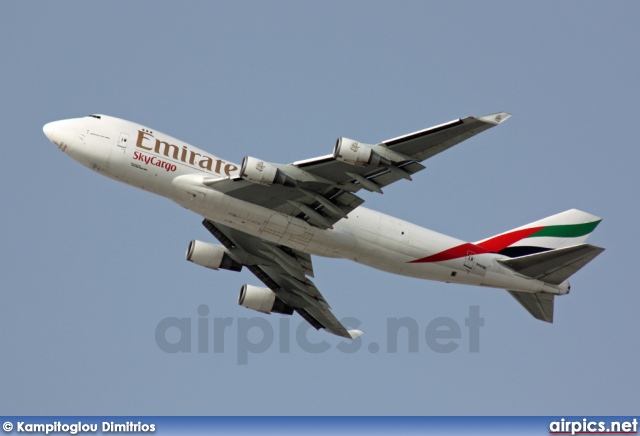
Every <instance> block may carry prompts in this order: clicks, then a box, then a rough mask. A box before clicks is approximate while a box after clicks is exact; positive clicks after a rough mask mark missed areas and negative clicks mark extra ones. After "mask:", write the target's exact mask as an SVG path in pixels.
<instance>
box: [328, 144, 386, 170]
mask: <svg viewBox="0 0 640 436" xmlns="http://www.w3.org/2000/svg"><path fill="white" fill-rule="evenodd" d="M371 147H373V146H372V145H369V144H363V143H361V142H358V141H354V140H353V139H349V138H338V140H337V141H336V146H335V147H334V148H333V157H334V159H336V160H339V161H341V162H344V163H348V164H349V165H357V166H367V165H374V166H379V165H380V164H385V165H388V164H389V161H388V160H387V159H385V158H383V157H381V156H380V155H379V154H378V153H376V152H375V151H373V150H372V149H371Z"/></svg>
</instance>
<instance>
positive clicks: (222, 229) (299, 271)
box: [203, 219, 361, 339]
mask: <svg viewBox="0 0 640 436" xmlns="http://www.w3.org/2000/svg"><path fill="white" fill-rule="evenodd" d="M203 225H204V226H205V227H206V228H207V230H209V231H210V232H211V234H213V235H214V236H215V237H216V238H217V239H218V240H219V241H220V242H221V243H222V245H224V247H225V248H226V250H227V252H228V254H229V255H230V256H232V257H233V259H234V260H235V261H237V262H238V263H240V264H242V265H243V266H246V267H247V269H249V271H251V272H252V273H253V274H254V275H255V276H256V277H257V278H258V279H260V280H261V281H262V282H263V283H264V284H265V285H266V286H267V288H268V289H269V290H270V292H272V293H273V294H275V298H273V296H271V299H270V300H268V297H270V295H266V294H265V291H266V290H265V289H262V288H256V287H248V286H247V285H245V286H244V287H243V289H242V293H241V297H240V299H239V302H240V304H242V305H243V306H245V307H248V308H251V309H254V310H258V311H261V312H265V313H270V312H272V311H273V312H279V313H288V314H290V313H292V312H293V311H296V312H297V313H298V314H300V316H302V318H304V319H305V320H306V321H307V322H309V324H311V325H312V326H313V327H314V328H316V329H320V328H323V329H325V330H327V331H328V332H330V333H333V334H335V335H338V336H342V337H345V338H350V339H351V338H355V337H357V336H359V335H360V334H361V332H359V331H357V330H347V329H346V328H345V327H344V326H343V325H342V324H341V323H340V321H338V319H337V318H336V317H335V316H334V315H333V313H331V310H330V306H329V304H328V303H327V301H326V300H325V298H324V296H323V295H322V293H320V291H319V290H318V288H316V286H315V285H314V284H313V282H312V281H311V280H309V279H308V277H307V276H313V267H312V265H311V257H310V256H309V255H308V254H305V253H302V252H300V251H297V250H292V249H290V248H288V247H284V246H279V245H276V244H273V243H271V242H267V241H264V240H262V239H259V238H257V237H255V236H251V235H248V234H246V233H244V232H241V231H238V230H234V229H231V228H229V227H226V226H223V225H221V224H218V223H214V222H213V221H211V220H208V219H205V220H204V221H203ZM250 292H253V293H254V294H255V298H252V296H251V295H248V293H250ZM265 300H268V304H269V305H270V306H271V307H267V306H265V303H264V301H265ZM254 301H258V302H257V303H252V302H254ZM254 304H255V305H254ZM274 308H275V309H277V310H274Z"/></svg>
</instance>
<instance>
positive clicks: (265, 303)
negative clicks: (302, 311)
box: [238, 285, 293, 315]
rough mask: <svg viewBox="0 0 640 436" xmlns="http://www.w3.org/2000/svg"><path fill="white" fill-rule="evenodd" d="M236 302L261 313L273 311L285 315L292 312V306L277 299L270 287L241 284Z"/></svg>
mask: <svg viewBox="0 0 640 436" xmlns="http://www.w3.org/2000/svg"><path fill="white" fill-rule="evenodd" d="M238 304H239V305H241V306H244V307H246V308H247V309H253V310H257V311H258V312H262V313H271V312H274V313H282V314H285V315H291V314H292V313H293V307H291V306H289V305H288V304H286V303H285V302H284V301H282V300H281V299H279V298H278V297H277V296H276V294H275V293H274V292H273V291H272V290H271V289H269V288H261V287H259V286H252V285H242V287H241V288H240V295H238Z"/></svg>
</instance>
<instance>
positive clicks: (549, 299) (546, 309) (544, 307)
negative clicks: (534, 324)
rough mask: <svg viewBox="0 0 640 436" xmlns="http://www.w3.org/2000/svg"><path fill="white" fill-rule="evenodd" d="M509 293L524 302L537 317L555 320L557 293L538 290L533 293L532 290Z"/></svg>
mask: <svg viewBox="0 0 640 436" xmlns="http://www.w3.org/2000/svg"><path fill="white" fill-rule="evenodd" d="M509 293H510V294H511V295H512V296H513V298H515V299H516V300H518V303H520V304H522V307H524V308H525V309H527V311H528V312H529V313H530V314H531V315H533V317H534V318H537V319H539V320H542V321H546V322H553V300H554V297H555V295H553V294H544V293H542V292H538V293H536V294H532V293H530V292H518V291H509Z"/></svg>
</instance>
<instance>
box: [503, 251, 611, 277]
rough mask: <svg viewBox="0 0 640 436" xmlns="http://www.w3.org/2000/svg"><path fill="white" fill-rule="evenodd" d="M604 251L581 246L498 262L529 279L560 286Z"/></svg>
mask: <svg viewBox="0 0 640 436" xmlns="http://www.w3.org/2000/svg"><path fill="white" fill-rule="evenodd" d="M603 251H604V248H601V247H596V246H595V245H591V244H580V245H574V246H571V247H566V248H558V249H556V250H551V251H545V252H542V253H536V254H530V255H528V256H522V257H516V258H513V259H501V260H498V262H499V263H501V264H502V265H504V266H506V267H508V268H511V269H512V270H514V271H516V272H518V273H520V274H523V275H525V276H527V277H532V278H534V279H536V280H541V281H543V282H546V283H550V284H553V285H559V284H560V283H562V282H564V281H565V280H567V279H568V278H569V277H570V276H572V275H573V274H575V273H576V272H577V271H578V270H580V268H582V267H583V266H585V265H586V264H587V263H589V262H591V261H592V260H593V259H594V258H595V257H596V256H598V255H599V254H600V253H602V252H603Z"/></svg>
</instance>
